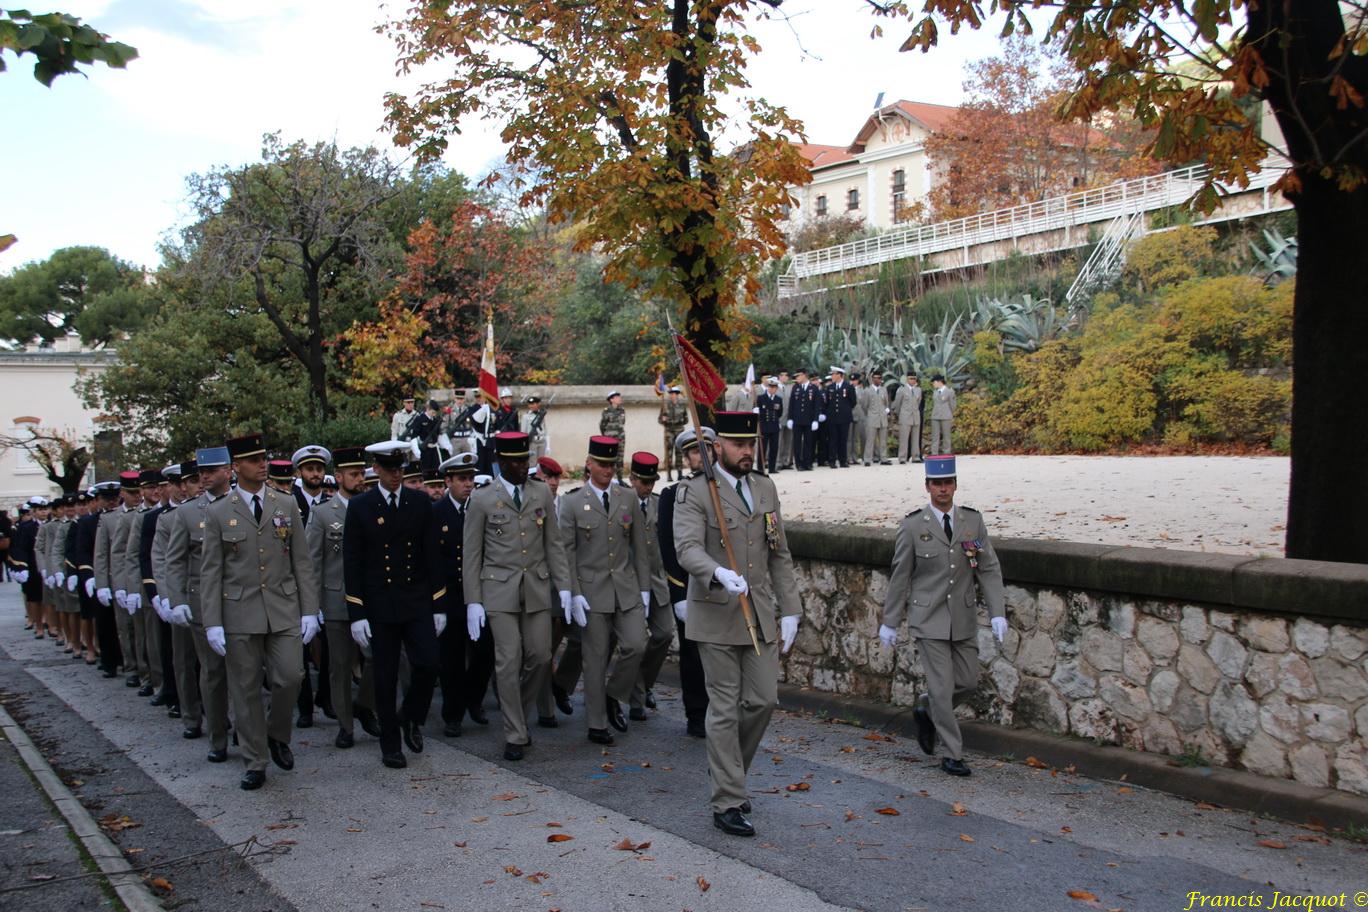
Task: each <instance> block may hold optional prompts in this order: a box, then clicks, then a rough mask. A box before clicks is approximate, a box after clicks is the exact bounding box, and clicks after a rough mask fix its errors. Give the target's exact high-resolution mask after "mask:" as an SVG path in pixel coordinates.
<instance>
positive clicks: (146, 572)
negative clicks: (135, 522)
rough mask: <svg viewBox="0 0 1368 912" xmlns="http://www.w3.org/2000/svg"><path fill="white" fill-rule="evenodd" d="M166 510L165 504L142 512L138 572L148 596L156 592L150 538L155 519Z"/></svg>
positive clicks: (155, 528) (153, 534) (154, 533)
mask: <svg viewBox="0 0 1368 912" xmlns="http://www.w3.org/2000/svg"><path fill="white" fill-rule="evenodd" d="M165 512H166V505H165V504H163V505H162V506H159V507H155V508H153V509H151V510H148V511H147V512H146V513H144V514H143V518H142V538H141V539H140V540H139V542H138V572H139V573H140V574H142V584H143V589H145V590H147V594H148V596H153V595H156V594H157V582H156V580H154V579H153V578H152V539H153V538H154V537H155V536H156V534H157V519H158V518H159V517H160V516H161V515H162V514H163V513H165Z"/></svg>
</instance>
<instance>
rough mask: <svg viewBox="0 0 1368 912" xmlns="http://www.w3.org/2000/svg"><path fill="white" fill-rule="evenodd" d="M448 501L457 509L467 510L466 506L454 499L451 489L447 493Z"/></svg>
mask: <svg viewBox="0 0 1368 912" xmlns="http://www.w3.org/2000/svg"><path fill="white" fill-rule="evenodd" d="M446 499H447V500H449V501H451V503H452V504H453V505H454V506H455V507H456V509H458V510H464V509H465V506H464V505H463V504H462V503H461V502H460V501H459V500H457V499H456V498H454V497H452V496H451V489H450V488H448V489H447V492H446Z"/></svg>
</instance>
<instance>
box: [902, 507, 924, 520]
mask: <svg viewBox="0 0 1368 912" xmlns="http://www.w3.org/2000/svg"><path fill="white" fill-rule="evenodd" d="M921 511H922V507H917V509H915V510H913V511H912V512H911V513H908V514H907V516H916V515H917V514H918V513H920V512H921ZM903 518H904V519H906V518H907V517H906V516H905V517H903Z"/></svg>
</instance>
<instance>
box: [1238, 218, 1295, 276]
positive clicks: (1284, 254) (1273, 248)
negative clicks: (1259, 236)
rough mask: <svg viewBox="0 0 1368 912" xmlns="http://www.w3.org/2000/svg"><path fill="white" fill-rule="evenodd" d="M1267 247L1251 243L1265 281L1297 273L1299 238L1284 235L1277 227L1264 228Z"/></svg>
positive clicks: (1251, 248)
mask: <svg viewBox="0 0 1368 912" xmlns="http://www.w3.org/2000/svg"><path fill="white" fill-rule="evenodd" d="M1263 236H1264V242H1265V244H1266V247H1260V246H1259V245H1258V244H1257V243H1251V244H1250V245H1249V247H1250V250H1251V252H1252V253H1253V254H1254V257H1255V259H1256V260H1258V263H1259V267H1260V269H1261V271H1262V274H1263V278H1264V280H1265V281H1272V280H1273V279H1290V278H1292V277H1293V276H1295V275H1296V274H1297V239H1296V238H1295V237H1290V238H1286V237H1283V235H1282V232H1280V231H1279V230H1278V229H1277V228H1266V229H1264V233H1263Z"/></svg>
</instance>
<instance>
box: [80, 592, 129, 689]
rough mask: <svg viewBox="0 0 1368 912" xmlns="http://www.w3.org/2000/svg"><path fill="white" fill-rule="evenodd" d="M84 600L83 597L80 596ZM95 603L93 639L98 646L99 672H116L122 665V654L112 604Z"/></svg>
mask: <svg viewBox="0 0 1368 912" xmlns="http://www.w3.org/2000/svg"><path fill="white" fill-rule="evenodd" d="M82 597H83V598H84V595H83V596H82ZM92 601H94V602H95V609H94V610H95V639H96V641H97V642H98V643H99V644H100V670H101V671H117V670H118V668H119V666H120V665H122V664H123V653H122V652H121V651H120V650H119V628H118V627H117V626H116V623H117V622H116V621H115V620H114V608H115V606H114V604H113V603H110V604H108V605H101V604H100V603H99V601H98V600H94V599H92Z"/></svg>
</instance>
